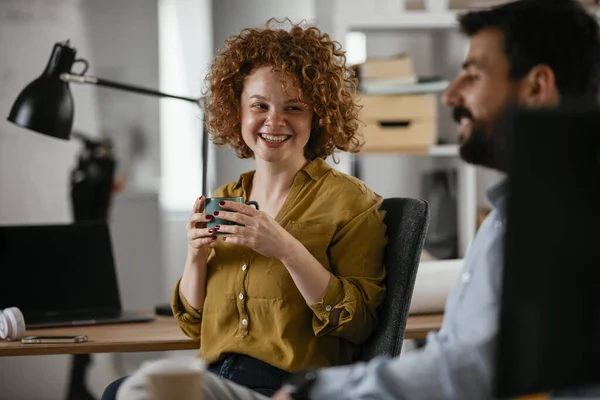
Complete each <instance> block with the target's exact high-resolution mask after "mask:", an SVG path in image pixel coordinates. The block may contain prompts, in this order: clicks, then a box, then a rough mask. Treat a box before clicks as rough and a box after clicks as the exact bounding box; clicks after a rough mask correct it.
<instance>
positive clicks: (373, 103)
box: [360, 94, 437, 154]
mask: <svg viewBox="0 0 600 400" xmlns="http://www.w3.org/2000/svg"><path fill="white" fill-rule="evenodd" d="M360 104H362V105H363V108H362V110H361V115H360V119H361V121H362V122H363V123H364V124H365V125H366V126H365V127H364V128H363V130H362V133H363V136H364V142H365V144H364V146H363V147H362V149H361V151H362V152H404V153H417V154H420V153H428V152H429V148H430V147H431V146H434V145H435V144H436V143H437V98H436V96H435V95H429V94H428V95H397V96H366V95H363V96H361V99H360Z"/></svg>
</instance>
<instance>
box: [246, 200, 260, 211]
mask: <svg viewBox="0 0 600 400" xmlns="http://www.w3.org/2000/svg"><path fill="white" fill-rule="evenodd" d="M246 205H248V206H254V207H256V209H257V210H260V208H258V203H257V202H255V201H254V200H251V201H247V202H246Z"/></svg>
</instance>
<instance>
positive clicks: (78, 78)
mask: <svg viewBox="0 0 600 400" xmlns="http://www.w3.org/2000/svg"><path fill="white" fill-rule="evenodd" d="M60 79H61V80H62V81H63V82H68V83H79V84H91V85H96V86H105V87H110V88H113V89H120V90H124V91H126V92H133V93H140V94H147V95H150V96H156V97H168V98H171V99H179V100H185V101H189V102H191V103H196V104H199V101H200V99H199V98H192V97H185V96H175V95H172V94H167V93H163V92H159V91H158V90H154V89H147V88H144V87H141V86H135V85H129V84H126V83H120V82H115V81H110V80H108V79H104V78H97V77H94V76H87V75H73V74H61V75H60Z"/></svg>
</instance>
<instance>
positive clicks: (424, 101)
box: [359, 94, 437, 121]
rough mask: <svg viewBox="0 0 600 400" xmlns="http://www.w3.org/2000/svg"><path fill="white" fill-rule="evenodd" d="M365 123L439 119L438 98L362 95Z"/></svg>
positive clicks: (426, 95)
mask: <svg viewBox="0 0 600 400" xmlns="http://www.w3.org/2000/svg"><path fill="white" fill-rule="evenodd" d="M359 103H360V104H361V105H362V106H363V108H362V110H361V119H363V120H364V121H367V120H375V121H379V120H381V121H398V120H414V119H436V118H437V96H436V95H432V94H425V95H423V94H417V95H394V96H369V95H365V94H363V95H361V96H360V99H359Z"/></svg>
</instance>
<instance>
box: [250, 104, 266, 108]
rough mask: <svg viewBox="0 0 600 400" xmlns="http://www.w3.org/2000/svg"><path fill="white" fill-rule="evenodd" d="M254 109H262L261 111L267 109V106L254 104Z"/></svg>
mask: <svg viewBox="0 0 600 400" xmlns="http://www.w3.org/2000/svg"><path fill="white" fill-rule="evenodd" d="M252 107H253V108H260V109H265V108H267V106H266V105H264V104H263V103H254V104H252Z"/></svg>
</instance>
